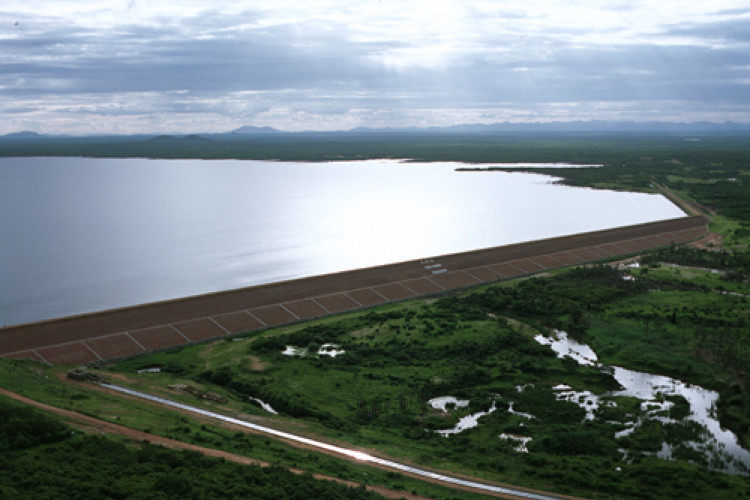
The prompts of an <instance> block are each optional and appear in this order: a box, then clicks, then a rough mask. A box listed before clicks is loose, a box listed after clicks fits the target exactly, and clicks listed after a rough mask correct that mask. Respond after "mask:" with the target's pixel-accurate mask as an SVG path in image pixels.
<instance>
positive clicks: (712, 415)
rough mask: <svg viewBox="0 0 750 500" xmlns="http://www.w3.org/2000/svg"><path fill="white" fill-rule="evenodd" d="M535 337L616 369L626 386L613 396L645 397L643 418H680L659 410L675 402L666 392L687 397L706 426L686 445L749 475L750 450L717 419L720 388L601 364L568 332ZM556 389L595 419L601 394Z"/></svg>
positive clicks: (719, 465)
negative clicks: (702, 435) (697, 439)
mask: <svg viewBox="0 0 750 500" xmlns="http://www.w3.org/2000/svg"><path fill="white" fill-rule="evenodd" d="M535 340H536V341H537V342H539V343H540V344H544V345H548V346H550V348H552V349H553V350H554V351H555V352H556V353H557V355H558V357H565V356H567V357H571V358H573V359H575V360H576V361H578V363H579V364H582V365H588V366H598V367H602V368H603V369H608V370H612V375H613V376H614V378H615V380H617V382H618V383H619V384H620V385H621V386H622V389H621V390H619V391H614V392H612V393H610V394H609V395H612V396H628V397H633V398H638V399H640V400H641V401H642V403H641V408H642V409H643V410H644V411H646V416H645V417H644V419H649V418H650V419H657V420H659V421H661V422H663V423H675V422H677V421H675V420H672V419H667V418H665V417H663V416H660V415H659V413H664V411H665V410H668V409H669V408H671V406H672V402H670V401H665V396H675V395H676V396H682V397H683V398H685V400H686V401H687V402H688V404H689V405H690V413H689V414H688V416H687V417H686V418H685V420H686V421H692V422H696V423H698V424H700V425H701V426H702V427H703V428H705V430H706V432H705V439H704V441H703V442H701V443H695V442H688V443H685V445H687V446H690V447H691V448H693V449H695V450H698V451H701V452H703V453H705V455H706V458H707V462H708V463H710V464H711V467H712V468H715V469H719V470H723V471H725V472H730V473H735V474H746V473H747V472H748V471H750V452H748V451H747V450H745V449H744V448H742V447H741V446H740V444H739V442H738V440H737V436H735V435H734V433H733V432H731V431H728V430H725V429H722V428H721V425H720V424H719V421H718V420H717V418H716V401H717V400H718V399H719V394H718V393H717V392H715V391H710V390H708V389H704V388H703V387H700V386H697V385H692V384H688V383H685V382H683V381H681V380H677V379H674V378H671V377H666V376H663V375H654V374H651V373H644V372H637V371H634V370H628V369H627V368H621V367H619V366H613V367H606V366H605V365H602V364H601V363H599V361H598V358H597V356H596V353H595V352H594V351H593V349H591V348H590V347H589V346H588V345H586V344H582V343H580V342H578V341H576V340H574V339H571V338H570V337H568V335H567V333H565V332H561V331H557V330H555V331H554V336H551V337H545V336H543V335H537V336H536V337H535ZM553 389H554V390H556V391H559V392H558V398H563V397H564V398H566V399H567V398H570V399H568V400H571V401H574V402H576V403H578V404H581V405H582V407H583V408H584V409H585V410H586V419H589V420H591V419H593V418H594V413H595V411H596V408H594V407H595V406H597V404H598V398H599V396H596V395H594V394H592V393H590V392H588V391H578V392H577V391H573V390H572V388H571V387H569V386H565V385H558V386H555V387H554V388H553ZM563 395H564V396H563ZM644 419H642V420H640V421H638V422H629V423H628V424H626V425H629V427H627V428H626V429H624V430H622V431H619V432H618V433H617V434H616V435H615V437H623V436H627V435H628V434H630V433H632V432H634V431H635V429H637V427H638V426H639V425H640V424H641V423H642V421H643V420H644ZM665 446H666V449H665V448H664V447H663V448H662V451H661V452H659V453H657V456H659V457H661V458H665V459H669V458H671V456H672V450H671V448H670V447H669V445H666V443H665Z"/></svg>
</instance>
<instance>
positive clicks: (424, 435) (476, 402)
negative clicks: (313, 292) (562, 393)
mask: <svg viewBox="0 0 750 500" xmlns="http://www.w3.org/2000/svg"><path fill="white" fill-rule="evenodd" d="M669 251H671V252H672V253H679V251H678V250H677V249H671V250H669ZM704 252H705V251H704ZM705 258H710V257H709V256H705ZM690 272H691V273H694V274H688V275H682V274H681V273H687V270H686V269H680V268H672V267H667V266H662V267H643V268H639V269H632V270H630V271H629V273H630V274H631V275H634V276H637V279H636V280H632V279H631V280H625V279H623V272H622V271H618V270H616V269H613V268H612V267H609V266H595V267H589V268H576V269H572V270H569V271H566V272H562V273H557V274H555V275H552V276H547V277H538V278H535V279H531V280H521V281H518V282H513V283H509V284H500V285H493V286H487V287H482V288H480V289H476V290H473V291H470V292H467V293H464V294H461V295H454V296H449V297H445V298H442V299H439V300H433V301H417V302H411V303H407V304H404V305H397V306H387V307H382V308H378V309H375V310H372V311H369V312H366V313H360V314H354V315H348V316H346V317H342V318H338V319H330V320H325V321H318V322H315V323H310V324H305V325H300V326H298V327H289V328H285V329H280V330H274V331H269V332H267V333H266V334H263V335H252V336H248V337H245V339H244V340H242V337H241V338H239V339H234V341H226V342H218V343H213V344H211V345H210V346H208V347H200V346H199V347H194V348H190V349H186V350H184V351H180V352H179V353H175V354H168V353H162V354H156V355H152V356H148V357H145V358H136V359H134V360H132V361H129V362H125V363H123V364H121V365H119V366H118V367H117V370H118V371H122V372H123V373H132V372H133V371H134V370H135V369H137V368H139V367H142V366H146V365H147V364H148V365H153V364H161V365H162V366H164V367H165V369H167V370H168V371H169V372H170V373H167V374H164V373H163V374H158V375H155V374H150V375H148V379H143V380H141V381H140V382H139V383H140V384H145V386H150V387H151V388H152V389H151V390H157V391H159V390H160V389H159V387H165V386H166V385H167V384H168V383H170V382H175V381H185V380H189V381H190V382H191V383H194V384H198V385H201V386H202V387H204V388H206V389H208V390H213V391H217V392H221V393H223V394H225V395H227V396H228V397H229V398H230V400H231V401H235V402H237V403H238V404H239V405H240V406H239V408H242V411H245V412H250V413H256V414H263V413H264V412H263V411H262V410H260V409H259V408H257V407H255V406H252V403H250V402H249V401H248V398H259V399H261V400H263V401H265V402H266V403H269V404H271V406H272V407H274V408H275V409H276V410H277V411H279V412H280V413H281V414H282V415H284V416H286V417H292V418H295V419H302V420H304V421H306V422H308V425H310V426H312V427H311V428H316V429H318V430H317V432H318V433H321V434H324V435H329V436H330V437H336V438H338V439H346V440H348V441H350V442H352V443H354V444H356V445H362V446H367V447H371V448H379V449H382V450H384V451H387V452H388V453H389V454H393V455H396V456H406V457H410V458H411V459H412V460H415V461H417V462H420V463H424V464H427V465H430V466H433V467H438V468H443V469H452V470H456V471H462V472H470V473H473V474H475V475H477V474H480V475H483V476H485V477H487V478H494V479H497V480H504V481H511V482H518V483H521V484H527V485H530V486H542V485H544V487H545V488H550V487H551V488H553V489H557V490H558V491H562V492H570V493H576V494H582V495H595V494H598V495H600V496H603V497H608V496H610V495H611V496H618V495H621V496H626V497H633V498H650V497H660V498H674V497H676V496H683V497H686V498H694V497H695V498H698V497H701V496H705V495H707V494H710V495H712V496H715V495H721V494H726V498H742V496H741V495H743V494H745V492H744V486H746V480H745V478H743V477H742V476H734V477H733V476H724V475H723V474H721V473H718V472H709V471H707V470H705V469H702V468H698V467H696V466H695V465H691V464H689V463H688V462H695V463H697V464H701V465H702V467H706V466H708V465H709V463H710V461H711V460H713V458H712V457H711V456H705V455H701V454H699V453H695V451H694V450H692V448H690V447H689V446H688V447H683V446H679V444H680V443H682V442H683V441H686V440H694V439H698V436H699V435H700V434H701V432H702V431H701V429H700V426H697V425H696V424H695V423H694V422H690V421H684V422H683V421H681V420H679V419H681V418H683V417H684V416H685V414H686V412H687V407H686V405H685V402H684V401H682V400H680V398H677V399H676V400H675V401H674V402H675V403H676V404H675V406H674V407H673V408H672V409H670V410H669V411H668V412H667V414H668V415H669V416H671V417H672V418H675V419H678V421H677V422H676V423H668V422H663V421H659V420H649V419H647V418H646V415H645V410H644V409H643V408H642V407H641V405H640V402H639V400H636V399H635V398H628V397H622V396H613V395H608V393H610V392H611V391H612V390H614V389H616V388H617V386H618V384H617V383H616V382H615V381H614V380H613V379H612V377H611V376H610V375H609V373H608V372H607V371H606V370H601V369H599V368H596V367H589V366H581V365H578V364H577V363H576V362H575V361H573V360H571V359H569V358H558V357H557V356H555V355H554V353H553V352H552V351H551V350H550V349H549V348H548V347H546V346H543V345H541V344H539V343H538V342H537V341H535V340H534V338H533V337H534V336H535V335H538V334H540V333H542V332H544V333H546V332H547V331H548V328H550V327H554V328H560V329H565V330H567V331H568V332H570V333H572V334H575V335H576V336H577V337H579V338H581V339H583V340H585V341H586V342H588V343H590V344H591V345H592V346H593V347H594V349H595V350H596V351H597V352H598V353H599V355H600V359H601V360H602V361H603V362H605V363H606V364H610V363H616V364H618V365H621V366H628V367H631V368H634V369H641V370H645V371H650V372H654V373H659V374H663V375H671V376H674V377H679V378H681V379H683V380H686V381H689V382H692V383H696V384H700V385H702V386H704V387H707V388H712V389H714V390H717V391H720V393H721V402H720V403H721V404H720V407H719V411H720V413H721V416H722V420H723V422H724V423H725V424H726V425H729V426H730V427H731V428H732V429H733V430H734V431H735V432H737V433H738V434H739V435H740V436H741V440H742V442H743V443H744V446H745V447H748V445H749V444H750V432H749V430H750V426H749V425H748V424H749V423H750V421H749V420H748V415H750V397H748V392H747V378H746V374H744V372H743V371H742V367H746V366H747V363H748V362H749V361H750V352H749V351H748V349H747V348H746V346H747V345H748V339H747V334H748V332H750V314H749V311H748V307H747V300H748V299H747V297H744V296H740V295H731V294H724V293H718V292H717V291H714V290H715V287H717V286H720V285H721V284H723V285H725V286H727V287H734V288H733V289H735V290H742V291H744V292H747V291H748V287H747V284H746V283H744V282H736V281H734V282H730V281H727V280H726V279H725V278H726V277H725V276H722V275H719V274H715V273H712V272H711V271H701V270H690ZM676 278H679V279H676ZM676 304H680V305H679V306H677V305H676ZM683 304H690V308H689V309H688V308H685V309H683V306H682V305H683ZM730 325H731V327H730ZM726 332H731V333H730V334H727V333H726ZM324 344H335V345H337V346H338V347H339V348H340V349H343V350H344V351H345V353H343V354H341V355H339V356H336V357H333V358H331V357H327V356H322V355H321V356H316V355H314V353H315V352H317V350H318V348H319V347H320V346H322V345H324ZM290 345H291V346H295V347H299V348H307V352H308V353H313V354H308V355H306V356H301V357H300V356H289V355H283V354H282V352H283V351H284V350H285V349H286V347H287V346H290ZM730 354H731V356H730ZM198 359H200V360H203V361H202V362H201V363H200V364H197V363H196V362H195V360H198ZM559 384H567V385H569V386H571V387H573V388H574V389H575V390H576V391H580V392H584V391H591V392H592V393H595V394H599V395H601V397H602V401H604V402H607V403H606V404H601V405H600V407H599V409H598V410H597V411H596V412H595V415H596V418H595V419H593V420H587V419H585V415H586V411H585V410H584V408H582V407H581V406H580V405H579V404H577V403H575V402H571V401H565V400H560V399H558V398H557V397H556V392H555V390H554V388H553V387H554V386H557V385H559ZM449 395H450V396H455V397H457V398H459V399H464V400H468V401H469V404H468V406H466V407H464V408H458V407H456V408H453V409H452V410H451V411H449V412H445V413H444V412H442V411H440V410H436V409H434V408H432V407H431V406H430V405H429V404H428V401H429V400H430V399H431V398H434V397H439V396H449ZM493 405H494V406H495V407H496V408H497V410H496V411H494V412H492V413H490V414H488V415H485V416H484V417H482V418H481V420H480V425H479V426H478V427H476V428H473V429H469V430H466V431H463V432H461V433H458V434H454V435H451V436H449V437H442V436H440V435H439V434H438V433H437V432H436V431H437V430H445V429H450V428H451V427H452V426H454V425H455V424H456V423H457V422H458V421H459V419H460V418H462V417H465V416H467V415H470V414H474V413H477V412H485V411H488V409H490V408H491V407H492V406H493ZM524 414H528V415H532V416H533V418H529V417H527V416H525V415H524ZM641 419H642V420H646V421H647V423H645V424H644V425H642V426H640V427H638V429H637V430H636V431H635V432H633V433H632V434H630V435H628V436H624V437H621V438H617V437H615V433H617V432H618V431H620V430H623V429H624V428H625V427H626V425H625V422H628V421H636V420H641ZM500 434H505V435H508V434H510V435H514V436H517V437H521V436H526V437H531V438H532V440H531V441H530V442H529V443H528V444H527V447H528V449H529V450H530V453H528V454H525V453H519V452H518V451H516V450H515V444H514V443H513V442H512V441H510V440H502V439H499V438H498V436H499V435H500ZM665 442H667V443H672V444H674V445H675V449H674V458H676V459H677V461H675V462H663V461H661V460H658V459H656V458H653V457H651V456H649V455H648V454H649V453H654V452H657V451H659V449H660V448H661V446H662V443H665ZM623 449H624V450H627V454H628V460H627V461H624V460H623V455H622V452H621V451H619V450H623ZM649 481H653V483H650V482H649ZM657 484H658V485H659V491H658V493H655V492H654V491H653V486H654V485H657ZM719 484H721V486H720V487H719V486H717V485H719ZM717 488H718V489H719V490H721V493H718V492H717V490H716V489H717Z"/></svg>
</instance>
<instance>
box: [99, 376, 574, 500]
mask: <svg viewBox="0 0 750 500" xmlns="http://www.w3.org/2000/svg"><path fill="white" fill-rule="evenodd" d="M101 386H102V387H106V388H107V389H112V390H114V391H118V392H121V393H123V394H128V395H131V396H135V397H138V398H142V399H146V400H149V401H153V402H155V403H160V404H163V405H167V406H171V407H173V408H179V409H180V410H184V411H188V412H191V413H195V414H197V415H202V416H204V417H210V418H214V419H217V420H221V421H223V422H228V423H230V424H234V425H239V426H242V427H245V428H248V429H253V430H255V431H258V432H262V433H264V434H269V435H272V436H276V437H280V438H283V439H288V440H291V441H296V442H298V443H303V444H306V445H308V446H313V447H316V448H320V449H323V450H327V451H331V452H333V453H338V454H340V455H344V456H347V457H351V458H353V459H355V460H359V461H361V462H369V463H373V464H377V465H380V466H383V467H387V468H390V469H395V470H399V471H403V472H408V473H410V474H414V475H417V476H422V477H426V478H429V479H433V480H435V481H440V482H443V483H447V484H451V485H457V486H464V487H468V488H474V489H477V490H481V491H488V492H492V493H501V494H505V495H513V496H516V497H518V498H529V499H532V500H559V499H561V498H563V497H558V496H548V495H542V494H540V493H532V492H530V491H524V490H517V489H514V488H508V487H504V486H496V485H491V484H485V483H480V482H477V481H471V480H468V479H460V478H457V477H453V476H447V475H445V474H439V473H437V472H432V471H428V470H425V469H419V468H417V467H412V466H410V465H406V464H402V463H399V462H394V461H392V460H385V459H383V458H379V457H376V456H373V455H370V454H368V453H364V452H361V451H356V450H351V449H348V448H342V447H340V446H335V445H332V444H329V443H324V442H322V441H316V440H314V439H310V438H306V437H304V436H298V435H296V434H290V433H288V432H284V431H280V430H277V429H272V428H271V427H265V426H263V425H257V424H253V423H251V422H246V421H244V420H240V419H237V418H233V417H229V416H227V415H222V414H221V413H215V412H212V411H209V410H204V409H203V408H198V407H195V406H190V405H186V404H183V403H178V402H177V401H171V400H169V399H164V398H160V397H158V396H153V395H151V394H147V393H145V392H140V391H134V390H133V389H128V388H127V387H122V386H119V385H112V384H106V383H102V384H101Z"/></svg>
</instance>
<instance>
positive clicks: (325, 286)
mask: <svg viewBox="0 0 750 500" xmlns="http://www.w3.org/2000/svg"><path fill="white" fill-rule="evenodd" d="M707 223H708V221H707V219H706V218H704V217H702V216H688V217H680V218H676V219H668V220H664V221H657V222H650V223H645V224H638V225H634V226H623V227H619V228H614V229H607V230H601V231H593V232H588V233H579V234H574V235H568V236H562V237H556V238H549V239H543V240H535V241H530V242H525V243H516V244H511V245H505V246H500V247H493V248H486V249H480V250H473V251H469V252H463V253H456V254H448V255H442V256H432V257H425V258H423V259H419V260H412V261H406V262H399V263H394V264H387V265H382V266H376V267H370V268H363V269H355V270H350V271H343V272H338V273H332V274H326V275H318V276H312V277H307V278H300V279H293V280H288V281H281V282H275V283H269V284H264V285H257V286H251V287H246V288H239V289H234V290H226V291H220V292H211V293H208V294H203V295H195V296H190V297H184V298H179V299H171V300H165V301H160V302H151V303H147V304H141V305H136V306H129V307H122V308H117V309H109V310H105V311H99V312H94V313H86V314H80V315H75V316H67V317H62V318H56V319H49V320H43V321H38V322H32V323H23V324H19V325H11V326H7V327H3V328H1V329H0V357H10V358H27V359H34V360H37V361H42V362H45V363H49V364H84V363H91V362H97V361H105V360H108V359H115V358H119V357H127V356H133V355H137V354H142V353H145V352H149V351H154V350H159V349H165V348H168V347H174V346H177V345H183V344H190V343H195V342H201V341H204V340H208V339H210V338H217V337H222V336H226V335H232V334H236V333H240V332H244V331H252V330H260V329H265V328H270V327H275V326H279V325H283V324H289V323H295V322H299V321H304V320H308V319H313V318H317V317H323V316H328V315H333V314H338V313H342V312H347V311H353V310H357V309H365V308H369V307H374V306H377V305H381V304H386V303H390V302H398V301H402V300H407V299H413V298H417V297H421V296H430V295H440V294H445V293H449V292H451V291H455V290H459V289H462V288H468V287H471V286H475V285H479V284H483V283H491V282H494V281H501V280H505V279H511V278H517V277H520V276H525V275H529V274H535V273H538V272H543V271H546V270H549V269H556V268H561V267H567V266H572V265H579V264H586V263H590V262H595V261H598V260H602V259H610V258H614V257H620V256H625V255H630V254H633V253H638V252H642V251H646V250H652V249H655V248H659V247H664V246H668V245H670V244H672V243H684V242H687V241H691V240H693V239H696V238H698V237H700V236H703V235H704V234H705V233H706V232H707V231H708V229H707Z"/></svg>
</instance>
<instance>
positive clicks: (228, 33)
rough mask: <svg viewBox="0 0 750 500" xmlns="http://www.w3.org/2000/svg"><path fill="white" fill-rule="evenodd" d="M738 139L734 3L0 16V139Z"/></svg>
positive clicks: (742, 32) (455, 1) (744, 90)
mask: <svg viewBox="0 0 750 500" xmlns="http://www.w3.org/2000/svg"><path fill="white" fill-rule="evenodd" d="M589 119H602V120H636V121H648V120H661V121H681V122H685V121H697V120H709V121H716V122H723V121H736V122H744V123H746V122H750V3H748V0H711V1H710V2H709V1H705V0H701V1H695V0H658V1H657V0H649V1H640V0H611V1H610V0H581V1H573V0H558V1H554V0H546V1H542V0H522V1H521V0H518V1H516V0H513V1H505V0H498V1H492V0H464V1H461V0H426V1H410V0H341V1H335V0H304V1H303V0H264V1H238V0H233V1H210V0H181V1H169V0H159V1H153V0H111V1H106V0H98V1H90V0H2V5H0V134H2V133H8V132H16V131H20V130H34V131H37V132H43V133H72V134H88V133H136V132H149V133H153V132H159V133H174V132H184V133H191V132H224V131H228V130H231V129H234V128H237V127H240V126H243V125H255V126H272V127H276V128H279V129H283V130H344V129H350V128H353V127H358V126H370V127H385V126H394V127H395V126H443V125H451V124H461V123H494V122H503V121H510V122H532V121H540V122H547V121H566V120H589Z"/></svg>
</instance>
